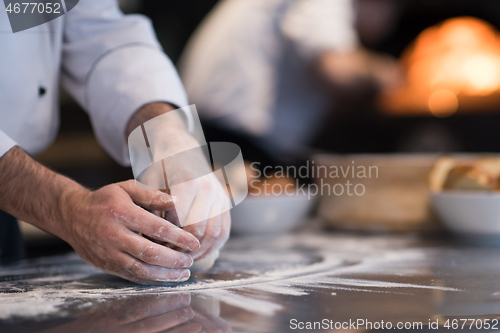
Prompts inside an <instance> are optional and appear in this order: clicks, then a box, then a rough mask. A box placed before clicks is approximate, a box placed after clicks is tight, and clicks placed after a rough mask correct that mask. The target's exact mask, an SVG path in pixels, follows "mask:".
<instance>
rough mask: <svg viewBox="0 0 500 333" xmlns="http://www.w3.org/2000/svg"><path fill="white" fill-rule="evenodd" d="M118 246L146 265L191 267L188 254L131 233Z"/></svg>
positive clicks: (191, 261)
mask: <svg viewBox="0 0 500 333" xmlns="http://www.w3.org/2000/svg"><path fill="white" fill-rule="evenodd" d="M120 245H121V246H120V250H122V251H124V252H127V253H128V254H130V255H132V256H133V257H135V258H136V259H139V260H141V261H144V262H145V263H147V264H151V265H156V266H162V267H167V268H189V267H191V266H192V265H193V258H191V256H190V255H189V254H186V253H182V252H179V251H175V250H172V249H170V248H168V247H166V246H163V245H160V244H156V243H154V242H152V241H150V240H149V239H146V238H144V237H141V236H139V235H137V234H135V233H133V232H131V231H129V234H128V235H127V236H126V237H124V242H123V243H121V244H120Z"/></svg>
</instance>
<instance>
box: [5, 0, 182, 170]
mask: <svg viewBox="0 0 500 333" xmlns="http://www.w3.org/2000/svg"><path fill="white" fill-rule="evenodd" d="M59 82H62V84H63V86H64V88H65V89H66V90H67V91H68V92H69V93H70V94H71V95H72V96H73V97H74V98H75V99H76V101H77V102H78V103H79V104H80V105H81V106H82V107H83V108H84V109H85V110H86V111H87V112H88V113H89V116H90V119H91V121H92V126H93V128H94V132H95V134H96V137H97V139H98V141H99V142H100V144H101V145H102V146H103V148H104V149H105V150H106V151H107V152H108V153H109V154H110V155H111V156H112V157H113V158H114V159H115V160H116V161H117V162H119V163H121V164H122V165H128V164H129V157H128V149H127V145H126V138H125V127H126V125H127V122H128V120H129V119H130V117H131V116H132V115H133V113H134V112H136V111H137V110H138V109H139V108H140V107H141V106H143V105H145V104H147V103H150V102H158V101H163V102H169V103H171V104H174V105H177V106H180V107H182V106H185V105H187V104H188V103H187V98H186V94H185V91H184V88H183V87H182V84H181V82H180V80H179V78H178V75H177V72H176V70H175V68H174V66H173V65H172V63H171V61H170V60H169V59H168V58H167V57H166V55H165V54H164V53H163V51H162V50H161V47H160V45H159V43H158V41H157V39H156V36H155V34H154V31H153V28H152V25H151V23H150V21H149V20H148V19H147V18H145V17H143V16H140V15H123V13H121V12H120V10H119V8H118V4H117V2H116V1H113V0H83V1H80V2H79V3H78V4H77V5H76V6H75V7H74V8H73V9H72V10H71V11H69V12H68V13H67V14H65V15H63V16H61V17H59V18H57V19H55V20H53V21H50V22H48V23H45V24H42V25H40V26H37V27H34V28H31V29H28V30H25V31H22V32H18V33H15V34H14V33H12V30H11V28H10V25H9V20H8V17H7V13H6V11H4V10H0V157H1V156H2V155H3V154H5V153H6V152H7V151H8V150H10V149H11V148H12V147H13V146H15V145H18V146H20V147H21V148H23V149H24V150H26V151H27V152H29V153H31V154H36V153H38V152H41V151H42V150H43V149H44V148H45V147H47V146H48V145H49V144H50V143H51V142H52V140H53V139H54V138H55V136H56V134H57V129H58V125H59V114H58V90H59ZM43 91H45V93H43ZM187 116H188V117H189V115H187Z"/></svg>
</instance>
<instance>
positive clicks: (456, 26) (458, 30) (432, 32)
mask: <svg viewBox="0 0 500 333" xmlns="http://www.w3.org/2000/svg"><path fill="white" fill-rule="evenodd" d="M401 61H402V63H403V64H404V65H405V66H406V68H407V69H408V74H407V82H406V84H405V85H404V86H402V87H399V88H396V89H393V90H392V91H387V92H385V93H384V94H383V96H382V104H383V107H384V108H386V109H387V110H388V111H392V112H393V113H401V112H403V111H405V112H410V113H411V112H412V111H413V113H417V112H421V111H424V110H427V112H428V111H430V112H432V114H434V115H435V116H438V117H445V116H449V115H451V114H453V113H454V112H455V111H456V110H457V109H458V108H459V105H460V107H461V109H462V106H464V107H465V108H467V107H468V106H472V107H474V105H476V107H477V100H478V99H477V97H478V96H487V95H492V94H496V93H499V92H500V38H499V33H498V31H497V30H495V28H493V27H492V26H491V25H489V24H488V23H486V22H484V21H482V20H479V19H476V18H472V17H460V18H453V19H449V20H446V21H444V22H443V23H441V24H439V25H437V26H434V27H430V28H428V29H426V30H424V31H423V32H422V33H421V34H420V35H419V36H418V37H417V39H416V40H415V42H414V43H413V45H411V46H410V47H409V48H408V49H407V50H406V51H405V53H404V55H403V57H402V59H401ZM471 98H472V99H471ZM471 100H472V101H475V102H474V103H471ZM462 104H464V105H462ZM468 104H469V105H468ZM483 104H484V103H483Z"/></svg>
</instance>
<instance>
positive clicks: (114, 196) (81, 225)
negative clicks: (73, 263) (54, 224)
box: [61, 180, 200, 284]
mask: <svg viewBox="0 0 500 333" xmlns="http://www.w3.org/2000/svg"><path fill="white" fill-rule="evenodd" d="M173 206H174V200H173V198H172V196H170V195H168V194H165V193H162V192H160V191H159V190H148V189H144V188H142V187H140V186H137V184H136V182H135V180H130V181H126V182H122V183H117V184H111V185H108V186H105V187H103V188H101V189H99V190H97V191H88V190H82V191H76V192H75V193H73V194H72V195H71V196H70V197H69V203H68V205H67V207H66V209H67V212H66V213H65V214H64V216H65V220H66V223H64V224H63V226H64V230H63V233H62V235H61V236H62V238H63V239H64V240H65V241H67V242H68V243H69V244H70V245H71V246H72V247H73V249H74V250H75V251H76V252H77V253H78V254H79V255H80V256H81V257H82V258H83V259H84V260H85V261H86V262H88V263H89V264H91V265H93V266H96V267H97V268H100V269H101V270H103V271H105V272H107V273H109V274H113V275H117V276H120V277H122V278H124V279H127V280H130V281H134V282H137V283H146V284H155V283H163V282H173V281H185V280H187V279H188V278H189V276H190V271H189V269H188V268H189V267H190V266H191V265H192V264H193V259H192V258H191V256H190V255H189V254H186V253H182V252H179V251H175V250H173V249H170V248H168V247H165V246H163V245H159V244H156V243H154V242H152V241H150V240H148V239H146V238H144V237H142V236H140V235H138V233H139V232H140V233H142V234H144V235H146V236H149V237H151V238H153V239H156V240H159V241H163V242H169V243H171V244H174V245H176V246H178V247H179V248H181V249H183V250H185V251H196V250H197V249H198V248H199V246H200V245H199V242H198V240H197V239H196V238H195V237H194V236H193V235H191V234H190V233H188V232H186V231H183V230H182V229H180V228H178V227H177V226H175V225H173V224H172V223H170V222H168V221H165V220H164V219H162V218H160V217H158V216H156V215H154V214H152V213H150V212H149V211H148V210H169V209H171V208H173Z"/></svg>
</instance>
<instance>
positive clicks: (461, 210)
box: [431, 191, 500, 237]
mask: <svg viewBox="0 0 500 333" xmlns="http://www.w3.org/2000/svg"><path fill="white" fill-rule="evenodd" d="M431 199H432V203H433V204H434V208H435V209H436V213H437V214H438V216H439V217H440V219H441V221H442V222H443V223H444V225H445V226H446V227H447V228H448V229H449V230H451V231H453V232H455V233H458V234H461V235H463V236H465V235H470V236H496V237H500V193H487V192H472V191H470V192H469V191H449V192H448V191H444V192H439V193H431Z"/></svg>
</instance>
